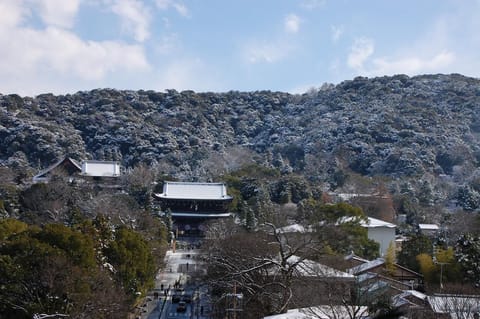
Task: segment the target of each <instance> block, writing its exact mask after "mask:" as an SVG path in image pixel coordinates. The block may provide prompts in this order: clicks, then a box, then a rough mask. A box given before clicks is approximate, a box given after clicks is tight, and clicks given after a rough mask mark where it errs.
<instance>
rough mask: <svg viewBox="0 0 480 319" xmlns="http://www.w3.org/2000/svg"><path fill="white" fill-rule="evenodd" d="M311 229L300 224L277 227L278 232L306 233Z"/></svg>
mask: <svg viewBox="0 0 480 319" xmlns="http://www.w3.org/2000/svg"><path fill="white" fill-rule="evenodd" d="M307 231H311V230H309V229H305V227H304V226H302V225H300V224H292V225H288V226H284V227H281V228H278V229H277V233H282V234H283V233H305V232H307Z"/></svg>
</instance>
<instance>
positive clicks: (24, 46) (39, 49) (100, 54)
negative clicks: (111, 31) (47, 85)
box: [0, 27, 148, 80]
mask: <svg viewBox="0 0 480 319" xmlns="http://www.w3.org/2000/svg"><path fill="white" fill-rule="evenodd" d="M0 43H2V45H1V46H2V48H3V49H2V51H1V52H0V57H1V59H0V70H1V71H2V73H4V74H6V75H15V74H18V73H26V74H28V73H35V72H36V71H39V70H49V71H54V72H58V73H59V74H70V75H73V76H75V77H78V78H80V79H83V80H98V79H101V78H102V77H104V76H105V75H106V73H108V72H111V71H113V70H116V69H125V70H130V69H147V68H148V63H147V61H146V59H145V56H144V52H143V49H142V48H141V47H140V46H137V45H127V44H122V43H120V42H114V41H103V42H94V41H88V42H85V41H82V40H81V39H80V38H78V37H77V36H76V35H74V34H73V33H71V32H68V31H65V30H62V29H58V28H55V27H49V28H47V29H45V30H42V31H37V30H32V29H18V30H16V31H15V33H14V34H11V35H10V36H7V37H5V36H4V35H2V36H0ZM7 43H8V45H6V44H7Z"/></svg>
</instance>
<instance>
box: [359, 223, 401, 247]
mask: <svg viewBox="0 0 480 319" xmlns="http://www.w3.org/2000/svg"><path fill="white" fill-rule="evenodd" d="M361 225H362V226H363V227H365V228H367V230H368V238H369V239H371V240H374V241H375V242H377V243H379V244H380V256H385V255H386V253H387V250H388V246H390V243H392V242H393V243H394V244H395V228H396V227H397V226H396V225H395V224H392V223H388V222H386V221H383V220H380V219H376V218H372V217H368V220H367V222H363V221H362V222H361Z"/></svg>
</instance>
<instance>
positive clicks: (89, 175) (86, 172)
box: [32, 157, 122, 185]
mask: <svg viewBox="0 0 480 319" xmlns="http://www.w3.org/2000/svg"><path fill="white" fill-rule="evenodd" d="M121 172H122V168H121V166H120V163H119V162H114V161H92V160H87V161H83V162H82V163H79V162H77V161H76V160H74V159H72V158H70V157H65V158H63V159H61V160H59V161H58V162H56V163H55V164H53V165H52V166H50V167H48V168H46V169H44V170H42V171H41V172H40V173H38V174H37V175H35V176H34V177H33V179H32V180H33V182H34V183H40V182H43V183H46V182H48V181H49V180H50V178H51V177H52V176H54V175H60V176H65V177H68V178H69V181H70V182H74V181H76V182H79V183H84V182H91V181H94V182H102V183H105V184H109V185H113V184H115V183H116V180H117V178H118V177H120V175H121Z"/></svg>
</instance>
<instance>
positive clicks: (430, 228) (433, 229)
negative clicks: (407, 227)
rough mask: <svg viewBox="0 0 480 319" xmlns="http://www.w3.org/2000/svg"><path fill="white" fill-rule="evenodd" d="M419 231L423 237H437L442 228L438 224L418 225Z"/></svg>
mask: <svg viewBox="0 0 480 319" xmlns="http://www.w3.org/2000/svg"><path fill="white" fill-rule="evenodd" d="M418 230H419V231H420V233H421V234H422V235H425V236H435V235H436V234H437V233H438V231H439V230H440V227H439V226H438V225H437V224H418Z"/></svg>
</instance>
